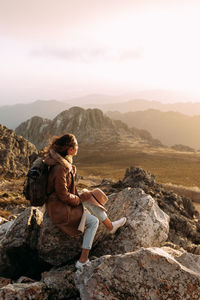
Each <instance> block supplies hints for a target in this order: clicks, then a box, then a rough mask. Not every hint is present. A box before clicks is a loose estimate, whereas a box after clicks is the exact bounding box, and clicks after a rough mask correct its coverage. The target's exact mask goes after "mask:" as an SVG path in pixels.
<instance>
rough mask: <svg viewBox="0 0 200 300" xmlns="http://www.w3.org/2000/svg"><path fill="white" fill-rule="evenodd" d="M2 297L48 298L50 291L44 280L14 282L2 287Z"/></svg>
mask: <svg viewBox="0 0 200 300" xmlns="http://www.w3.org/2000/svg"><path fill="white" fill-rule="evenodd" d="M0 299H5V300H13V299H20V300H47V299H48V293H47V292H46V286H45V284H44V283H42V282H34V283H14V284H8V285H6V286H5V287H2V288H1V289H0Z"/></svg>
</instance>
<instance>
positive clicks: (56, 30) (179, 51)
mask: <svg viewBox="0 0 200 300" xmlns="http://www.w3.org/2000/svg"><path fill="white" fill-rule="evenodd" d="M199 16H200V1H199V0H196V1H194V0H187V1H184V0H146V1H145V0H0V53H1V55H0V78H1V79H0V101H1V104H13V103H17V102H26V101H27V102H30V101H34V100H37V99H44V100H45V99H57V100H66V99H68V98H69V97H72V96H74V97H75V96H81V95H86V94H91V93H102V94H110V95H112V94H113V95H117V94H123V93H131V92H133V91H137V90H138V91H140V90H151V89H153V90H160V89H161V90H162V89H164V90H170V91H178V92H179V91H180V92H182V93H186V94H189V95H190V94H191V95H193V96H199V100H200V84H199V83H200V82H199V81H200V74H199V73H200V39H199V29H200V17H199ZM191 99H192V96H191Z"/></svg>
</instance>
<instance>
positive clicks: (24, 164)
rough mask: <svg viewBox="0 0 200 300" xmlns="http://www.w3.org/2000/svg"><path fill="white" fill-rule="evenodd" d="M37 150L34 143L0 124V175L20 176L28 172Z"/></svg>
mask: <svg viewBox="0 0 200 300" xmlns="http://www.w3.org/2000/svg"><path fill="white" fill-rule="evenodd" d="M37 152H38V151H37V149H36V148H35V146H34V145H33V144H31V143H30V142H28V141H27V140H25V139H24V138H23V137H22V136H17V135H16V134H15V132H14V131H13V130H10V129H8V128H6V127H5V126H3V125H1V124H0V162H1V164H0V176H4V177H20V176H22V175H24V174H26V173H27V169H28V168H29V166H30V162H31V159H32V158H33V156H35V155H36V154H37Z"/></svg>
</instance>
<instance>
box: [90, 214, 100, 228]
mask: <svg viewBox="0 0 200 300" xmlns="http://www.w3.org/2000/svg"><path fill="white" fill-rule="evenodd" d="M89 223H90V224H91V226H92V227H95V228H97V227H98V226H99V219H98V218H97V217H95V216H93V215H90V222H89Z"/></svg>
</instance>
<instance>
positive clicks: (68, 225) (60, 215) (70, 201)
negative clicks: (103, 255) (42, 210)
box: [45, 156, 83, 237]
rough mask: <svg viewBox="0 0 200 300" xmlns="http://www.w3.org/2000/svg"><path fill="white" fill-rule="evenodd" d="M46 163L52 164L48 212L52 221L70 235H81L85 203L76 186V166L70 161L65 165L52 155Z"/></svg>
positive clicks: (48, 188)
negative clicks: (79, 228) (81, 199)
mask: <svg viewBox="0 0 200 300" xmlns="http://www.w3.org/2000/svg"><path fill="white" fill-rule="evenodd" d="M65 161H66V160H65ZM45 163H46V164H47V165H49V166H50V172H49V178H48V186H47V193H48V194H49V197H48V200H47V202H46V210H47V213H48V215H49V217H50V218H51V219H52V222H53V223H54V224H55V225H56V226H58V227H59V228H60V229H61V230H62V231H64V232H65V233H66V234H67V235H68V236H70V237H74V236H77V235H80V234H81V232H80V231H79V230H78V226H79V223H80V221H81V218H82V215H83V205H82V204H81V201H80V198H79V196H78V192H77V189H76V186H75V172H76V168H75V166H72V165H71V164H70V163H69V162H67V164H65V166H64V165H63V164H61V163H60V162H58V161H57V160H55V159H54V158H52V157H51V156H48V157H47V158H46V159H45Z"/></svg>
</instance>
